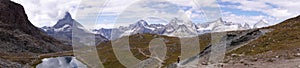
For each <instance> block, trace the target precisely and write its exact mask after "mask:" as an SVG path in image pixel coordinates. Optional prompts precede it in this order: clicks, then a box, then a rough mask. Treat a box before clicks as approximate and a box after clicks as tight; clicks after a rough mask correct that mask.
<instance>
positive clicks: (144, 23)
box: [136, 20, 148, 26]
mask: <svg viewBox="0 0 300 68" xmlns="http://www.w3.org/2000/svg"><path fill="white" fill-rule="evenodd" d="M136 25H138V26H147V25H148V23H147V22H146V21H145V20H139V21H138V22H137V23H136Z"/></svg>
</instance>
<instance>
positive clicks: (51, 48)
mask: <svg viewBox="0 0 300 68" xmlns="http://www.w3.org/2000/svg"><path fill="white" fill-rule="evenodd" d="M0 12H1V13H0V55H1V56H0V58H3V59H5V60H10V61H12V62H18V63H21V64H25V63H27V62H30V60H29V61H27V60H26V59H22V60H17V59H12V58H15V57H28V56H35V55H39V54H44V53H53V52H61V51H65V50H71V48H70V47H69V46H66V45H64V44H62V43H61V42H60V41H58V40H56V39H54V38H52V37H50V36H48V35H47V34H44V33H43V32H42V31H40V29H39V28H37V27H35V26H34V25H32V24H31V23H30V21H29V20H28V17H27V16H26V14H25V11H24V8H23V7H22V6H21V5H20V4H17V3H14V2H11V1H10V0H1V1H0Z"/></svg>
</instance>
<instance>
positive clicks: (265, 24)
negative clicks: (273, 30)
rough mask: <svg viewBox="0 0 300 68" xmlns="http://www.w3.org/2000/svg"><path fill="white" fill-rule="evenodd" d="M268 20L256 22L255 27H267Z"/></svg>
mask: <svg viewBox="0 0 300 68" xmlns="http://www.w3.org/2000/svg"><path fill="white" fill-rule="evenodd" d="M268 25H269V24H268V22H267V21H266V20H264V19H262V20H260V21H259V22H257V23H256V24H254V26H253V28H262V27H266V26H268Z"/></svg>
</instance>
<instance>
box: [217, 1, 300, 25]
mask: <svg viewBox="0 0 300 68" xmlns="http://www.w3.org/2000/svg"><path fill="white" fill-rule="evenodd" d="M221 1H222V2H230V3H238V4H240V5H231V6H227V7H228V8H236V9H241V10H245V11H258V12H262V13H265V14H267V15H270V16H273V17H276V18H278V19H282V20H284V19H287V18H291V17H295V16H297V15H299V14H300V13H299V11H300V9H297V8H295V7H297V6H299V5H300V1H299V0H288V1H287V0H221Z"/></svg>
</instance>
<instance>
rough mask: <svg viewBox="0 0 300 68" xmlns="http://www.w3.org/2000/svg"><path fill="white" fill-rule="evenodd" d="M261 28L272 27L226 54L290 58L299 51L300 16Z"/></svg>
mask: <svg viewBox="0 0 300 68" xmlns="http://www.w3.org/2000/svg"><path fill="white" fill-rule="evenodd" d="M262 29H273V31H272V32H269V33H267V34H266V35H264V36H262V37H260V38H259V39H257V40H255V41H253V42H250V43H249V44H247V45H245V46H243V47H241V48H239V49H237V50H234V51H232V52H231V53H229V54H228V55H230V54H244V55H246V56H251V57H255V58H273V57H276V56H277V57H282V58H287V59H292V58H296V57H297V55H296V54H297V53H300V16H298V17H295V18H291V19H288V20H286V21H284V22H282V23H279V24H277V25H274V26H270V27H266V28H262Z"/></svg>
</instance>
